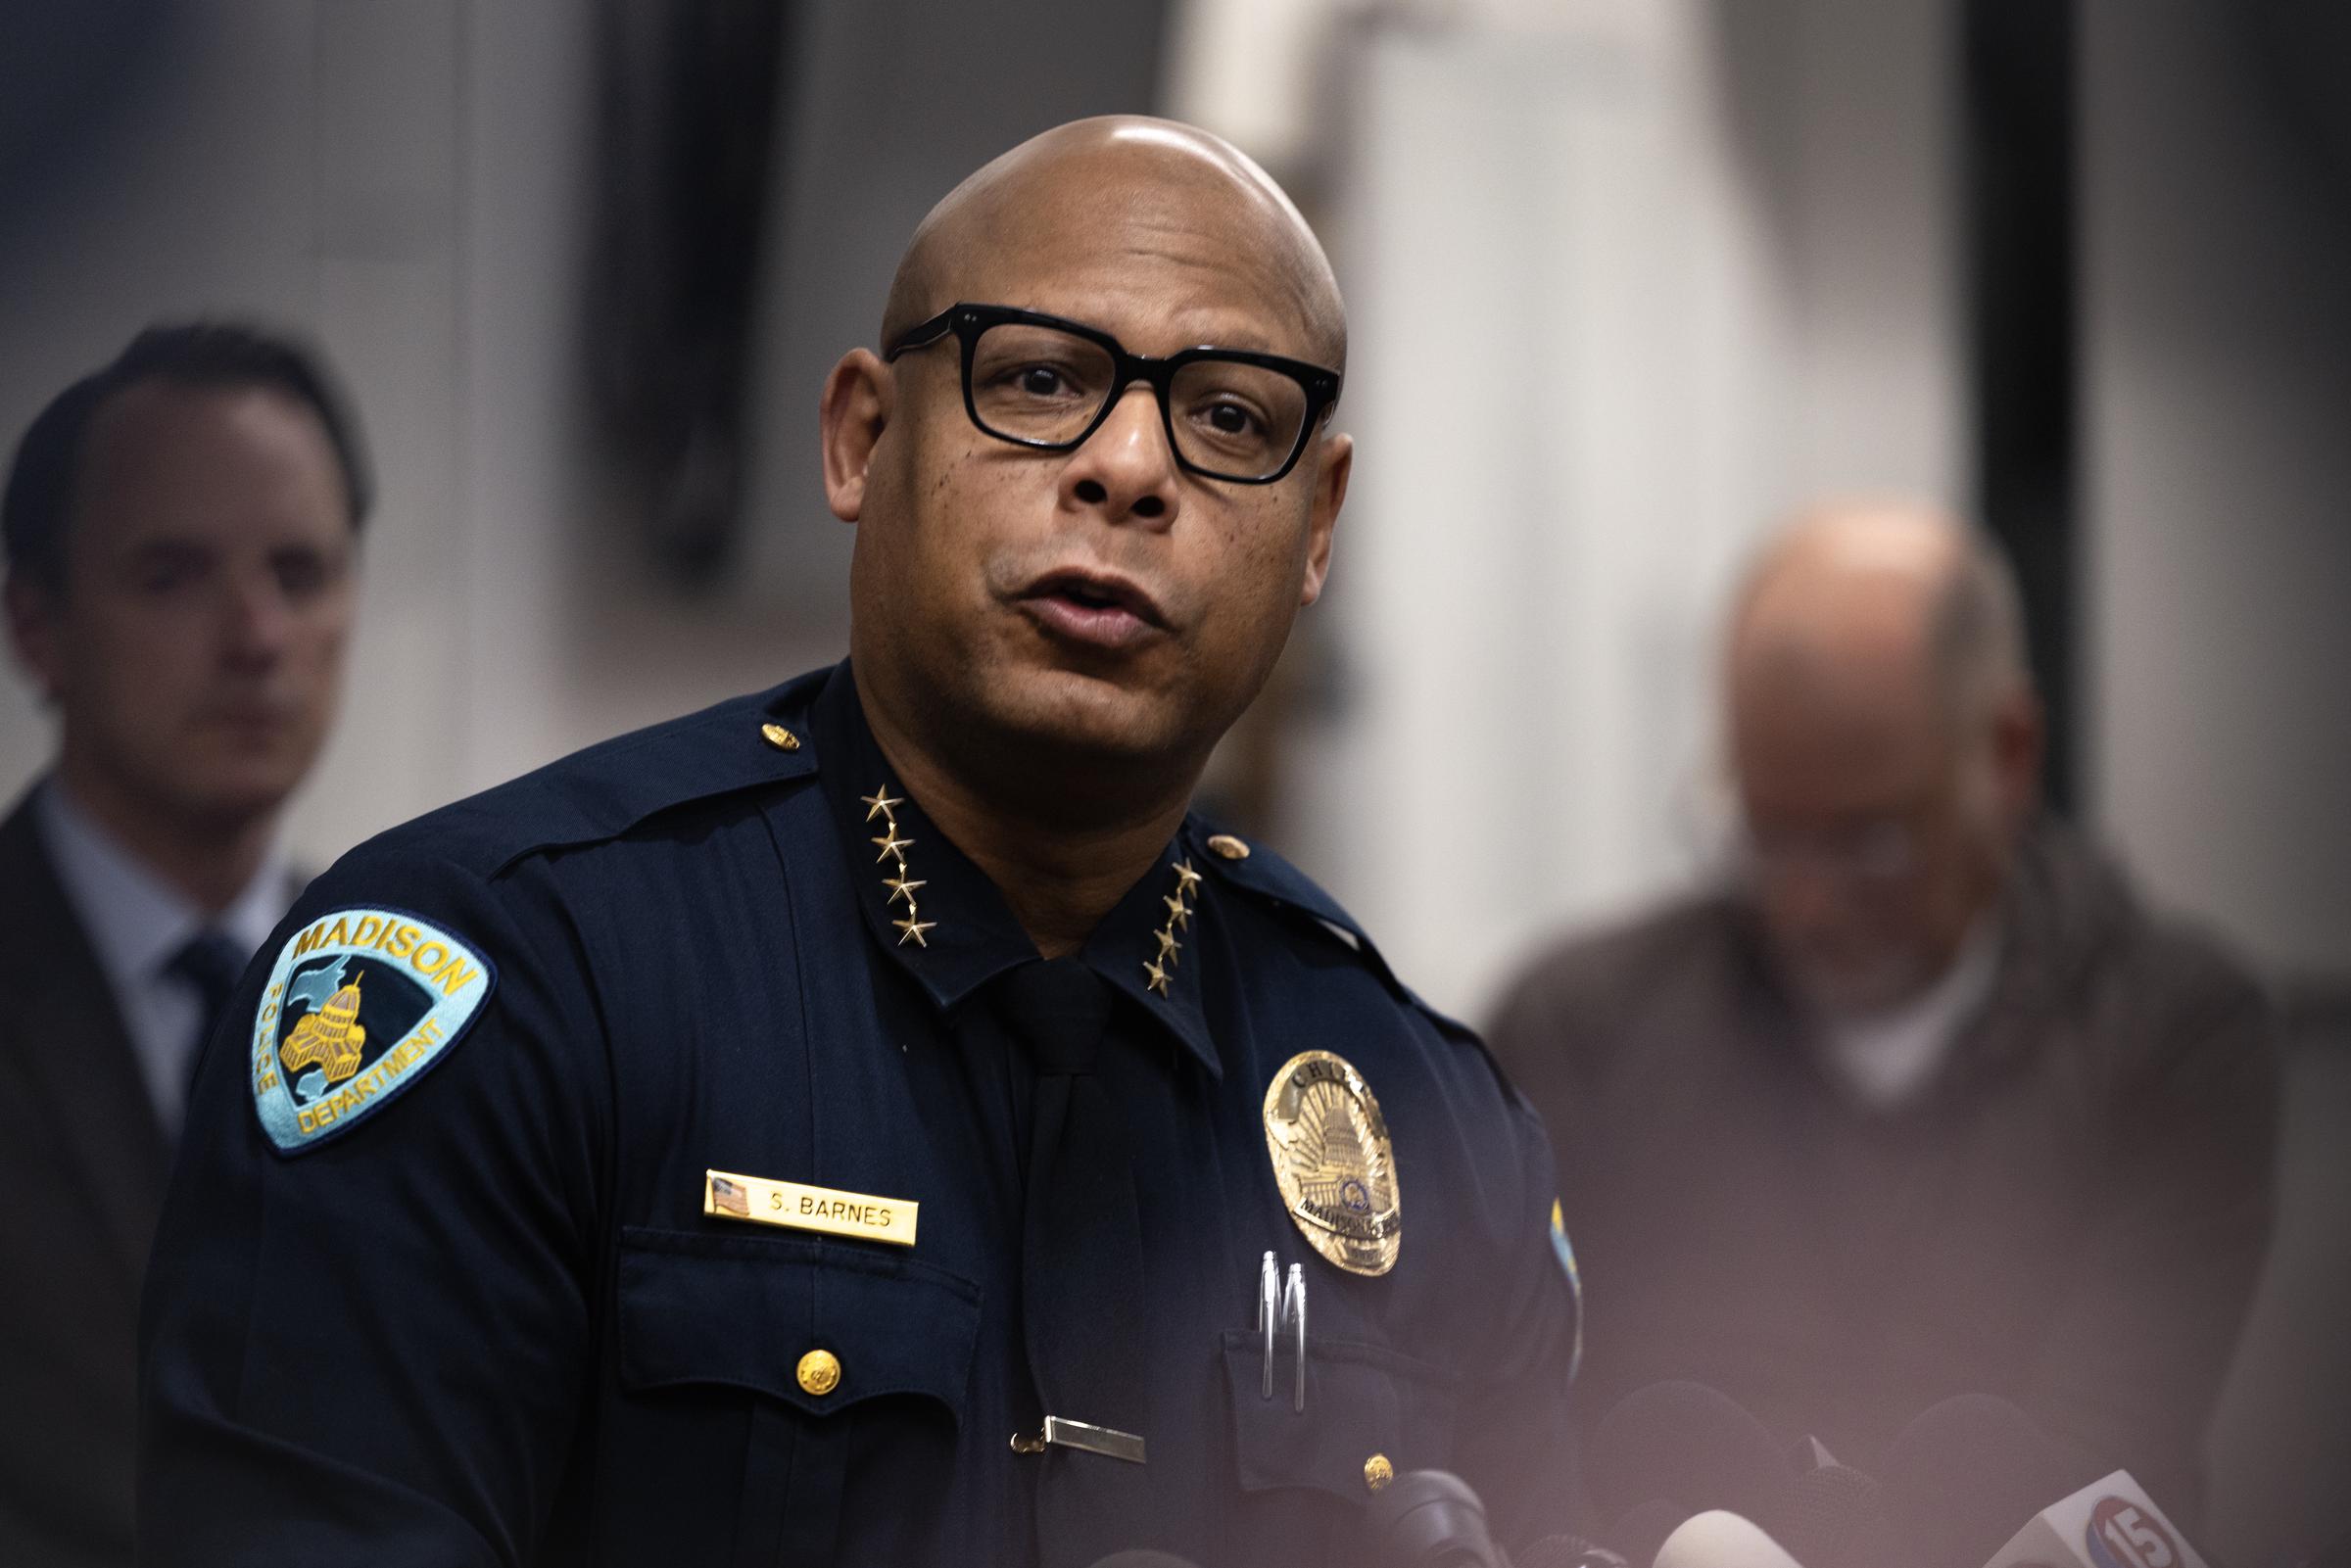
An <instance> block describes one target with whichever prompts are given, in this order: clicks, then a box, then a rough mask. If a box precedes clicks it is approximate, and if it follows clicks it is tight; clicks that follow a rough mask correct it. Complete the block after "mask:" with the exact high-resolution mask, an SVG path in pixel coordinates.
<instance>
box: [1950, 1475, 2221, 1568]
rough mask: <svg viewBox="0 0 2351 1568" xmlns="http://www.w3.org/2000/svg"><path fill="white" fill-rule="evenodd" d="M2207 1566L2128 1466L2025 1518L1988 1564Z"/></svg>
mask: <svg viewBox="0 0 2351 1568" xmlns="http://www.w3.org/2000/svg"><path fill="white" fill-rule="evenodd" d="M2028 1565H2031V1568H2205V1562H2204V1559H2203V1558H2202V1557H2201V1556H2199V1555H2197V1553H2196V1548H2195V1547H2193V1546H2191V1545H2189V1544H2187V1538H2186V1537H2185V1536H2183V1535H2182V1534H2181V1533H2180V1532H2179V1530H2178V1529H2177V1528H2176V1527H2175V1526H2174V1525H2173V1524H2172V1522H2171V1520H2169V1519H2167V1518H2165V1517H2164V1515H2163V1510H2162V1509H2161V1508H2158V1507H2156V1506H2155V1499H2154V1498H2152V1497H2148V1496H2147V1494H2146V1491H2145V1489H2144V1488H2142V1487H2140V1486H2139V1484H2138V1483H2137V1482H2135V1481H2134V1480H2132V1479H2131V1472H2130V1471H2128V1470H2117V1471H2115V1472H2114V1473H2113V1474H2112V1475H2109V1476H2106V1477H2104V1478H2103V1479H2101V1480H2097V1481H2092V1482H2091V1483H2090V1484H2089V1485H2088V1486H2087V1487H2084V1488H2083V1489H2082V1490H2081V1491H2079V1492H2076V1493H2073V1494H2071V1495H2070V1496H2068V1497H2061V1498H2059V1499H2058V1500H2057V1501H2055V1502H2052V1503H2050V1504H2049V1505H2048V1506H2047V1507H2045V1508H2043V1509H2041V1510H2040V1512H2039V1513H2037V1514H2035V1515H2034V1516H2033V1517H2032V1518H2031V1519H2029V1520H2027V1521H2026V1522H2025V1527H2024V1528H2023V1529H2022V1530H2019V1531H2018V1532H2017V1533H2016V1534H2015V1535H2013V1536H2011V1537H2009V1538H2008V1544H2006V1545H2004V1546H2002V1547H2001V1548H2000V1549H1999V1550H1998V1551H1996V1552H1993V1553H1992V1555H1991V1561H1990V1562H1989V1563H1987V1564H1986V1565H1985V1568H2028Z"/></svg>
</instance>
